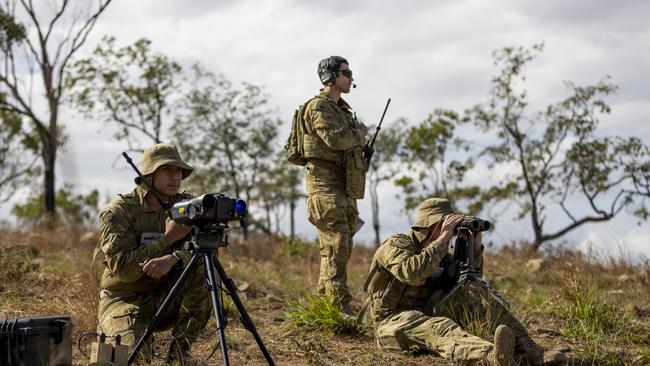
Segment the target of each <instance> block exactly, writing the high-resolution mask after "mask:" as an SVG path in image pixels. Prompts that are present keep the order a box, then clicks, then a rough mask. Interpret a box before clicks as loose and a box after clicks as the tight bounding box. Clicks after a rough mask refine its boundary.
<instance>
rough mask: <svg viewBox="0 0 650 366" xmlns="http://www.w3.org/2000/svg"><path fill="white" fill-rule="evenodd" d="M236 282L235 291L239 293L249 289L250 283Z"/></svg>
mask: <svg viewBox="0 0 650 366" xmlns="http://www.w3.org/2000/svg"><path fill="white" fill-rule="evenodd" d="M236 282H237V291H239V292H244V291H246V290H248V289H249V288H250V287H251V285H250V283H248V282H246V281H236Z"/></svg>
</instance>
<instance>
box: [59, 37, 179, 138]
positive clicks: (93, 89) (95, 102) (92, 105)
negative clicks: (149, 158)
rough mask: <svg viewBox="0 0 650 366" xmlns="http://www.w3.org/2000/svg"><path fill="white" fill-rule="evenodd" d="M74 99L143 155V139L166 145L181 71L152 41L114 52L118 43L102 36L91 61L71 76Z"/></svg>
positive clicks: (78, 64) (76, 66)
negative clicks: (165, 133)
mask: <svg viewBox="0 0 650 366" xmlns="http://www.w3.org/2000/svg"><path fill="white" fill-rule="evenodd" d="M68 75H69V76H68V87H69V88H70V89H71V91H72V92H71V94H70V100H71V102H72V103H73V104H74V105H75V106H77V107H78V108H79V109H80V110H81V111H82V112H83V113H84V114H85V115H86V116H87V117H89V118H95V117H99V118H101V119H103V120H104V122H106V123H114V124H116V125H117V126H118V127H119V129H118V130H117V132H116V133H115V134H114V136H113V137H114V138H115V139H116V140H118V141H126V142H127V144H128V146H129V149H130V150H131V151H143V150H144V149H143V147H142V146H139V145H138V143H139V142H141V141H142V139H141V138H138V137H144V138H145V139H147V140H149V141H150V142H151V143H154V144H155V143H160V142H162V141H163V131H164V127H165V125H164V120H165V118H166V117H167V116H169V114H170V113H171V110H172V108H173V106H174V105H175V103H176V99H177V98H178V97H179V96H180V94H181V90H180V89H181V78H182V69H181V67H180V66H179V65H178V64H177V63H176V62H175V61H173V60H171V59H170V58H168V57H167V56H165V55H163V54H160V53H152V51H151V41H150V40H147V39H139V40H137V41H136V42H135V43H133V44H132V45H128V46H125V47H122V48H119V49H116V46H115V38H113V37H104V38H103V40H102V43H101V44H99V45H98V46H97V48H96V49H95V51H94V52H93V55H92V57H89V58H85V59H82V60H79V61H77V62H75V63H74V64H73V65H72V67H71V68H70V70H69V71H68Z"/></svg>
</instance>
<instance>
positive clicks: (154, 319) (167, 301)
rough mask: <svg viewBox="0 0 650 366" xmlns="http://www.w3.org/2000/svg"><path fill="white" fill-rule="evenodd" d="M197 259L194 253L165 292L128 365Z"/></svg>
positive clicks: (155, 325) (132, 352)
mask: <svg viewBox="0 0 650 366" xmlns="http://www.w3.org/2000/svg"><path fill="white" fill-rule="evenodd" d="M198 261H199V256H198V255H197V254H196V253H195V254H193V255H192V259H190V263H188V264H187V267H185V269H184V270H183V273H182V274H181V276H180V277H179V278H178V280H176V283H175V284H174V286H172V289H171V290H170V291H169V293H168V294H167V297H165V300H164V301H163V303H162V305H160V308H158V311H156V314H155V315H154V316H153V319H151V322H149V325H147V328H146V329H145V331H144V334H142V337H140V340H139V341H138V343H137V344H136V345H135V347H134V348H133V351H131V354H130V355H129V360H128V364H129V365H130V364H131V363H132V362H133V360H135V357H136V355H137V354H138V351H139V350H140V348H142V346H143V345H144V343H145V342H146V341H147V339H149V336H150V335H151V333H152V332H153V331H154V330H155V329H156V327H157V326H158V323H160V320H161V317H162V314H163V313H164V312H165V309H167V307H168V306H169V304H170V302H171V299H173V298H174V297H175V295H176V293H177V292H178V291H179V290H180V289H181V287H182V286H183V282H185V279H186V278H187V277H188V276H189V275H190V273H192V270H193V269H194V267H195V266H196V264H197V262H198Z"/></svg>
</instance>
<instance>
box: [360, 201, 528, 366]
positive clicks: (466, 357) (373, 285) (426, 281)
mask: <svg viewBox="0 0 650 366" xmlns="http://www.w3.org/2000/svg"><path fill="white" fill-rule="evenodd" d="M449 213H452V211H451V207H450V206H449V203H448V201H447V200H441V199H429V200H425V201H424V202H423V203H422V204H421V205H420V212H419V214H418V220H417V221H416V224H415V225H414V226H413V229H414V230H412V231H411V233H410V235H405V234H397V235H393V236H391V237H390V238H388V239H387V240H386V241H385V242H384V243H383V244H382V245H381V246H380V247H379V249H377V251H376V253H375V255H374V257H373V261H372V267H371V272H370V274H369V276H368V281H367V283H366V285H367V291H368V294H369V299H368V301H369V303H368V305H369V309H370V314H371V316H372V319H373V322H374V326H375V337H376V339H377V343H378V345H379V346H380V347H381V348H384V349H395V350H408V349H411V348H412V347H417V348H418V349H420V350H429V351H431V352H434V353H436V354H438V355H440V356H441V357H443V358H445V359H449V360H452V361H454V362H477V361H479V360H485V359H486V357H487V356H488V354H489V353H490V352H491V351H492V349H493V348H494V346H493V344H492V343H491V342H488V341H487V340H484V339H481V338H479V337H477V336H475V335H472V334H470V333H468V332H467V331H465V330H463V329H462V328H461V327H460V326H459V325H458V323H457V322H456V321H454V320H453V319H457V317H458V316H459V314H458V313H459V312H461V311H462V309H463V308H464V309H470V311H472V313H473V314H477V315H478V316H479V317H481V319H487V320H489V323H490V325H491V326H492V329H490V331H491V332H494V330H495V328H496V327H497V325H499V324H503V325H506V326H508V327H509V328H510V329H512V331H513V332H514V335H515V337H517V338H520V337H527V336H528V335H527V332H526V329H525V328H524V326H523V325H522V324H521V323H520V322H519V321H518V320H517V319H516V318H515V317H514V316H513V315H512V314H511V313H510V312H509V311H508V310H507V309H506V307H504V306H503V304H501V303H500V302H498V301H496V299H495V298H494V297H493V296H489V294H487V293H484V289H483V288H481V287H480V286H467V287H466V288H464V289H462V290H460V291H458V292H456V293H455V294H454V295H453V296H452V297H453V298H451V299H448V300H447V301H445V304H443V306H438V307H437V308H436V309H434V308H433V307H434V306H435V305H437V304H438V302H439V301H440V300H441V299H442V297H443V290H442V289H441V288H440V287H441V286H439V285H437V284H436V283H434V282H433V277H434V274H435V273H436V272H437V271H438V270H439V268H440V267H441V266H445V267H446V263H447V262H450V261H451V259H452V257H451V256H450V255H449V254H448V243H446V242H442V241H440V240H436V241H433V242H432V243H430V244H429V245H427V246H425V247H422V245H421V244H420V241H422V238H421V237H420V240H418V236H417V235H416V232H415V230H418V229H422V228H430V227H431V225H432V224H435V223H436V222H440V221H442V218H443V216H444V215H445V214H449ZM482 252H483V250H482V248H481V249H480V250H476V251H475V253H474V258H475V262H474V264H475V265H476V266H477V267H479V268H480V267H481V266H482Z"/></svg>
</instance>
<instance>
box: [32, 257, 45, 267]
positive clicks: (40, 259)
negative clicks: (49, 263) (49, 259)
mask: <svg viewBox="0 0 650 366" xmlns="http://www.w3.org/2000/svg"><path fill="white" fill-rule="evenodd" d="M32 264H33V265H35V266H39V267H41V266H43V265H44V264H45V258H43V257H38V258H36V259H32Z"/></svg>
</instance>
